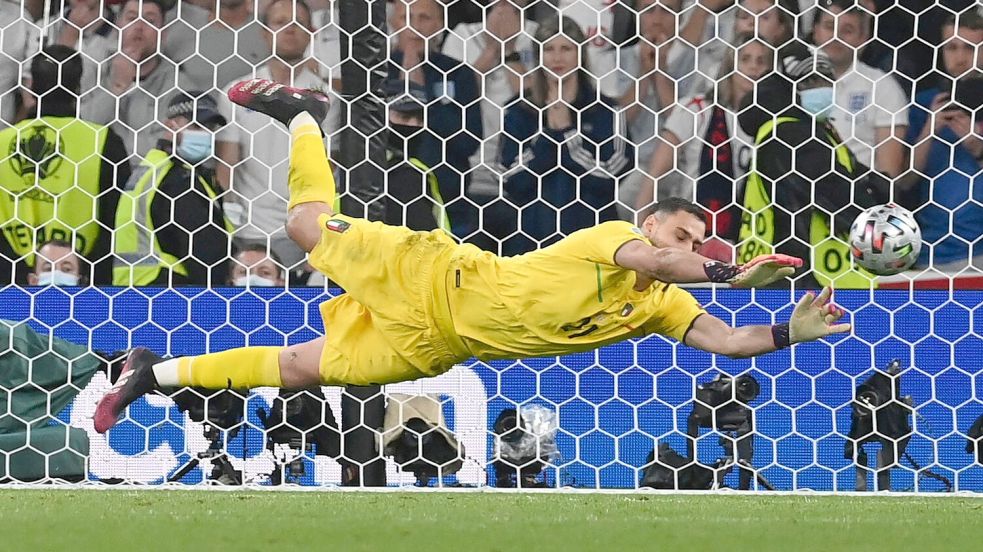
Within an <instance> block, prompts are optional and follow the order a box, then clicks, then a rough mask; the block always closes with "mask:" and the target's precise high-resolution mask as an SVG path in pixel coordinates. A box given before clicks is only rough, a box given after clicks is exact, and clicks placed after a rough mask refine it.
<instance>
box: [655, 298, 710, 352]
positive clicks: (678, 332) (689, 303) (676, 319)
mask: <svg viewBox="0 0 983 552" xmlns="http://www.w3.org/2000/svg"><path fill="white" fill-rule="evenodd" d="M704 313H706V310H704V309H703V307H701V306H700V304H699V303H698V302H697V301H696V297H693V295H692V294H691V293H689V292H688V291H686V290H684V289H682V288H680V287H679V286H676V285H669V286H667V287H666V290H665V291H663V292H662V302H661V304H660V306H659V309H658V310H657V311H656V314H655V316H653V317H652V320H653V322H654V325H653V327H652V328H651V331H652V333H657V334H660V335H664V336H667V337H671V338H673V339H675V340H676V341H679V342H680V343H682V341H683V337H685V336H686V332H688V331H689V329H690V327H692V325H693V321H694V320H696V317H697V316H700V315H701V314H704Z"/></svg>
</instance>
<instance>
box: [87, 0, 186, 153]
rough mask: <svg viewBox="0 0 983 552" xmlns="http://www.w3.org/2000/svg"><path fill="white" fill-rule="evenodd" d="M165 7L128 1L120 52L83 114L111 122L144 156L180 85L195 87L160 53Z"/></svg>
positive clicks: (156, 1)
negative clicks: (169, 101)
mask: <svg viewBox="0 0 983 552" xmlns="http://www.w3.org/2000/svg"><path fill="white" fill-rule="evenodd" d="M163 24H164V8H163V6H162V4H161V1H160V0H127V1H126V2H125V3H124V4H122V7H121V8H120V12H119V17H118V19H117V22H116V26H117V27H119V29H120V44H121V48H120V52H119V53H117V54H116V55H115V56H113V57H111V58H109V59H107V60H106V61H105V62H104V63H103V64H102V68H101V69H100V72H101V81H100V86H99V87H98V88H97V89H96V90H94V91H93V92H92V94H91V95H90V96H91V97H87V98H86V101H85V102H83V116H85V117H87V118H88V119H89V120H92V121H95V122H97V123H100V124H110V123H112V125H113V129H114V130H116V132H117V133H119V135H120V136H122V138H123V142H124V143H125V144H126V145H127V148H128V149H129V151H130V153H131V154H134V155H142V154H144V153H146V152H147V151H149V150H150V149H151V148H153V147H154V145H155V144H156V143H157V139H158V138H159V137H160V136H161V135H162V134H163V132H164V128H163V127H162V126H160V121H163V120H164V119H165V117H164V112H165V110H166V108H167V104H168V100H169V99H170V97H171V96H172V95H173V94H174V93H175V92H176V90H175V88H178V87H179V88H180V89H182V90H194V89H196V88H199V87H196V86H194V84H193V82H191V81H190V79H188V78H187V77H186V76H185V75H183V73H181V72H180V71H179V70H178V68H177V66H176V65H175V64H174V62H173V61H171V60H169V59H168V58H167V57H165V56H162V55H160V52H159V50H158V44H159V43H163V42H165V41H166V39H167V36H166V32H165V31H163V30H161V27H162V25H163Z"/></svg>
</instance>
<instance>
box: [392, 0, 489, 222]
mask: <svg viewBox="0 0 983 552" xmlns="http://www.w3.org/2000/svg"><path fill="white" fill-rule="evenodd" d="M443 28H444V12H443V8H442V6H441V5H440V4H439V3H438V2H437V0H397V1H396V5H395V6H394V10H393V15H392V18H391V19H390V29H391V30H392V32H393V33H395V34H396V49H395V51H393V52H392V56H391V60H392V65H391V66H390V70H389V76H390V78H394V79H401V78H405V80H408V81H410V82H413V83H416V84H419V85H422V86H423V87H424V88H426V90H427V94H428V96H429V101H430V103H429V104H428V105H427V114H426V121H427V132H426V133H424V136H423V138H424V139H423V140H421V145H420V148H421V149H420V152H419V153H420V160H421V161H423V162H424V163H426V164H427V166H429V167H433V169H434V174H436V176H437V181H438V182H439V183H440V195H441V197H443V198H444V201H445V202H446V205H447V214H448V216H449V217H450V221H451V224H452V226H453V228H454V234H456V235H457V236H459V237H462V238H464V237H467V236H469V235H471V234H472V233H473V232H474V230H475V229H476V227H477V213H476V212H475V211H474V209H473V205H469V202H468V201H467V200H466V199H465V198H464V196H463V194H464V192H465V191H466V189H467V186H468V184H469V183H470V174H471V162H470V159H471V156H472V155H474V153H475V152H476V151H478V146H479V145H480V143H481V139H482V138H483V136H484V134H483V130H482V121H481V104H480V102H479V101H478V99H479V90H478V78H477V75H476V74H475V72H474V70H473V69H471V68H470V67H469V66H468V65H466V64H464V63H462V62H461V61H459V60H456V59H453V58H451V57H449V56H446V55H444V54H441V53H440V52H439V48H438V40H439V37H440V33H441V31H443Z"/></svg>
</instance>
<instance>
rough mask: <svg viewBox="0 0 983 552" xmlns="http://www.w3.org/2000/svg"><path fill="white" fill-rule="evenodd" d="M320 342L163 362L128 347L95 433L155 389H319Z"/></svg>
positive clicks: (102, 403) (99, 413)
mask: <svg viewBox="0 0 983 552" xmlns="http://www.w3.org/2000/svg"><path fill="white" fill-rule="evenodd" d="M324 341H325V340H324V338H323V337H321V338H318V339H314V340H312V341H308V342H306V343H301V344H298V345H291V346H289V347H240V348H237V349H229V350H228V351H222V352H219V353H209V354H204V355H198V356H188V357H178V358H172V359H167V360H165V359H163V358H161V357H159V356H157V355H156V354H154V353H153V352H151V351H149V350H147V349H144V348H142V347H139V348H136V349H133V350H132V351H130V353H129V355H128V356H127V358H126V362H125V363H124V365H123V370H122V371H121V372H120V376H119V378H118V379H117V380H116V383H115V385H113V388H112V389H110V390H109V392H108V393H106V395H105V396H104V397H103V398H102V399H101V400H100V401H99V404H98V406H96V411H95V414H94V415H93V421H94V426H95V430H96V431H98V432H99V433H105V432H106V431H108V430H109V428H111V427H112V426H114V425H115V424H116V421H117V420H118V419H119V416H120V414H122V413H123V410H125V409H126V407H127V406H129V405H130V403H132V402H133V401H135V400H137V399H139V398H140V397H142V396H143V395H146V394H147V393H150V392H152V391H154V390H156V389H162V388H163V389H173V388H180V387H200V388H204V389H251V388H253V387H283V388H285V389H306V388H309V387H312V386H315V385H319V384H320V383H321V376H320V372H319V367H320V361H321V351H322V349H323V348H324Z"/></svg>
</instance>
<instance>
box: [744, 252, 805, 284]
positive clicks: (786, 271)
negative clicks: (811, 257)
mask: <svg viewBox="0 0 983 552" xmlns="http://www.w3.org/2000/svg"><path fill="white" fill-rule="evenodd" d="M801 266H802V259H800V258H798V257H791V256H789V255H758V256H757V257H755V258H753V259H751V260H750V261H749V262H747V263H745V264H744V265H743V266H741V267H740V271H739V272H738V273H737V274H736V275H735V276H734V278H733V279H731V281H730V284H731V285H732V286H734V287H741V288H750V287H761V286H766V285H768V284H770V283H772V282H775V281H778V280H781V279H782V278H787V277H789V276H791V275H792V274H795V269H796V268H799V267H801Z"/></svg>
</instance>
